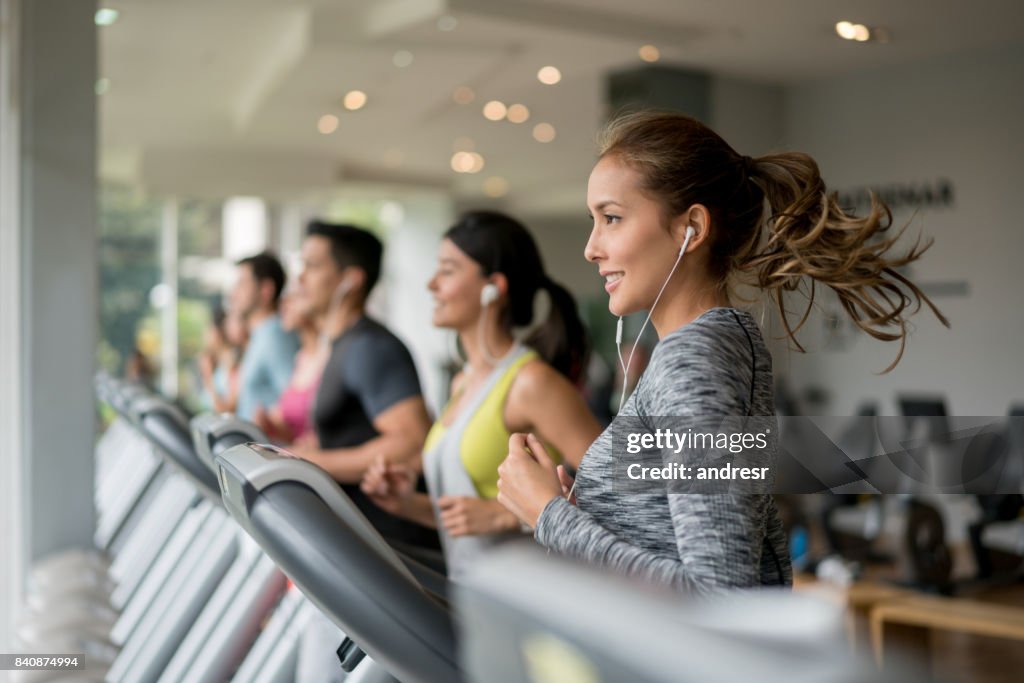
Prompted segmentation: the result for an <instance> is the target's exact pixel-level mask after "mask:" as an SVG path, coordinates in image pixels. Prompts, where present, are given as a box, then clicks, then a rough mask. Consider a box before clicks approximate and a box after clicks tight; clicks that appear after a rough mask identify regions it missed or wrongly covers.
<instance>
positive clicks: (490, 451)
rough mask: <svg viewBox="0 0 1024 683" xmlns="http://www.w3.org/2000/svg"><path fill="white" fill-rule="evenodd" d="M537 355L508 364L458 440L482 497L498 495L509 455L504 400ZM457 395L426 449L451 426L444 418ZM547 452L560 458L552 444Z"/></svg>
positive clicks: (436, 424)
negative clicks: (502, 467) (502, 468)
mask: <svg viewBox="0 0 1024 683" xmlns="http://www.w3.org/2000/svg"><path fill="white" fill-rule="evenodd" d="M534 358H537V352H536V351H533V350H529V351H527V352H526V353H524V354H523V355H522V357H520V358H517V359H516V360H515V361H514V362H513V363H512V364H511V365H509V366H508V368H506V369H505V372H504V373H503V374H502V375H501V377H500V378H499V379H498V381H497V383H496V384H495V385H494V386H493V388H492V389H491V391H490V393H489V394H488V395H487V396H485V397H484V399H483V401H481V402H480V404H479V405H478V406H477V409H476V412H474V413H473V415H472V417H470V418H469V421H468V422H467V423H466V425H465V427H464V428H463V430H462V437H461V439H460V440H459V455H460V457H461V459H462V466H463V467H465V468H466V473H467V474H468V475H469V478H470V480H471V481H472V482H473V486H474V487H475V488H476V492H477V494H478V495H479V496H480V497H481V498H497V497H498V466H499V465H501V463H502V462H503V461H504V460H505V457H506V456H508V440H509V437H510V436H512V434H511V433H510V432H509V431H508V429H506V428H505V417H504V412H505V400H506V398H507V397H508V392H509V389H511V388H512V382H513V381H514V380H515V378H516V373H518V372H519V370H520V368H522V367H523V366H524V365H526V364H527V363H529V362H530V361H531V360H533V359H534ZM457 398H458V397H457V396H456V397H452V399H451V400H450V401H449V402H448V405H446V406H445V408H444V411H443V412H442V413H441V417H439V418H438V419H437V420H436V421H435V422H434V424H433V426H431V428H430V432H429V433H428V434H427V440H426V443H424V450H425V451H430V450H432V449H433V448H434V447H435V446H437V444H438V443H439V442H440V440H441V437H442V436H444V434H445V433H446V432H447V431H448V429H449V427H447V426H445V425H444V424H443V423H442V420H443V419H444V416H445V415H446V414H447V413H448V411H449V409H450V408H451V406H452V403H453V402H454V401H455V400H456V399H457ZM453 424H454V423H453ZM548 453H549V454H550V455H551V458H552V459H553V460H554V461H555V462H561V460H562V457H561V455H560V454H559V453H558V452H557V451H555V450H554V449H553V448H550V447H549V448H548Z"/></svg>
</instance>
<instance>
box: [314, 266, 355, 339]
mask: <svg viewBox="0 0 1024 683" xmlns="http://www.w3.org/2000/svg"><path fill="white" fill-rule="evenodd" d="M353 288H354V285H353V284H352V280H351V279H350V278H342V280H341V282H339V283H338V286H337V287H335V288H334V291H333V292H332V293H331V301H330V302H329V303H328V304H327V317H326V321H325V323H324V328H323V330H321V331H320V346H321V348H327V347H328V346H330V344H331V337H330V331H331V330H333V329H334V325H335V323H336V322H337V316H338V314H339V313H340V311H341V302H342V301H344V300H345V297H346V296H348V294H349V292H351V291H352V289H353Z"/></svg>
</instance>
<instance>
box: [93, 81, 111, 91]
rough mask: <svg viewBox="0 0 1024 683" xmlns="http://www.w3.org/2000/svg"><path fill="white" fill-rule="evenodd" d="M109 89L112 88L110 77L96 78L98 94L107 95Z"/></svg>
mask: <svg viewBox="0 0 1024 683" xmlns="http://www.w3.org/2000/svg"><path fill="white" fill-rule="evenodd" d="M108 90H110V79H109V78H99V79H97V80H96V94H97V95H105V94H106V93H107V91H108Z"/></svg>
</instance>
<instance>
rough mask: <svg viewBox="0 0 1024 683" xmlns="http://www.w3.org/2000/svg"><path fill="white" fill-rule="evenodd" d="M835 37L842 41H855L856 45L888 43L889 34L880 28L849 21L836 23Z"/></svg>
mask: <svg viewBox="0 0 1024 683" xmlns="http://www.w3.org/2000/svg"><path fill="white" fill-rule="evenodd" d="M836 35H838V36H839V37H840V38H842V39H843V40H855V41H857V42H858V43H867V42H869V41H870V42H874V43H888V42H889V32H888V31H887V30H886V29H884V28H882V27H874V28H872V27H868V26H865V25H864V24H855V23H853V22H851V21H840V22H838V23H836Z"/></svg>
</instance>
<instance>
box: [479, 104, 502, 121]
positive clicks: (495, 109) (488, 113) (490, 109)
mask: <svg viewBox="0 0 1024 683" xmlns="http://www.w3.org/2000/svg"><path fill="white" fill-rule="evenodd" d="M507 112H508V109H507V108H506V107H505V103H504V102H499V101H498V100H491V101H490V102H488V103H487V104H485V105H484V116H485V117H486V118H487V119H488V120H489V121H501V120H502V119H503V118H505V114H506V113H507Z"/></svg>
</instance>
